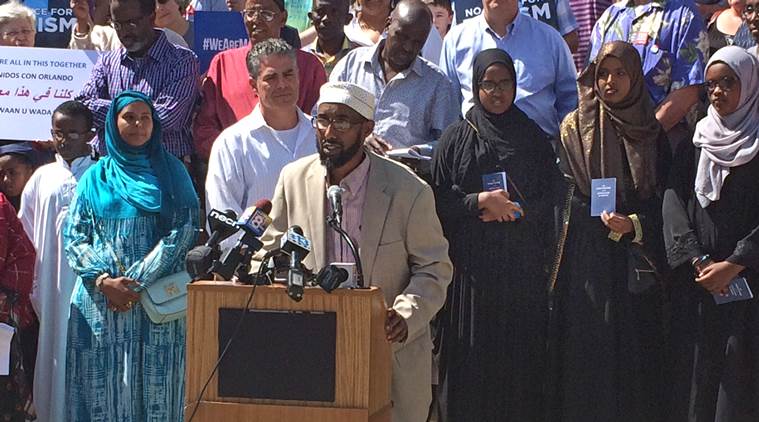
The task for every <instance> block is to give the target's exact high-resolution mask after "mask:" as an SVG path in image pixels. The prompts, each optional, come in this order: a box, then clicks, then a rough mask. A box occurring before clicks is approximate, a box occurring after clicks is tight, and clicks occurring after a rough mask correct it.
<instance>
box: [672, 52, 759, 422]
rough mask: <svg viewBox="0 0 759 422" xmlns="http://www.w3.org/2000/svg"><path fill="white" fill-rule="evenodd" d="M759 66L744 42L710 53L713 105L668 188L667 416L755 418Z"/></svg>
mask: <svg viewBox="0 0 759 422" xmlns="http://www.w3.org/2000/svg"><path fill="white" fill-rule="evenodd" d="M758 72H759V62H758V61H757V59H756V58H755V57H754V56H753V55H751V54H749V53H748V52H746V50H743V49H741V48H739V47H734V46H733V47H725V48H722V49H720V50H719V51H717V52H716V53H715V54H714V55H713V56H712V57H711V59H710V60H709V63H708V65H707V68H706V83H705V84H706V89H707V92H708V94H709V101H710V103H711V105H710V106H709V110H708V112H707V116H706V117H705V118H704V119H703V120H701V121H700V122H699V123H698V125H697V126H696V133H695V135H694V138H693V145H690V144H688V145H684V146H683V149H682V150H681V151H680V153H679V154H677V155H676V156H677V157H683V159H682V160H680V161H679V162H678V163H676V167H675V168H673V171H672V175H673V177H672V178H671V180H670V186H669V189H667V191H666V192H665V195H664V208H663V215H664V238H665V243H666V247H667V259H668V262H669V265H670V267H671V268H672V269H673V277H672V284H671V300H672V326H671V347H670V352H671V365H670V370H671V371H672V373H671V374H669V375H670V376H669V377H667V378H666V379H669V380H671V382H672V383H673V384H674V385H672V388H671V390H670V391H671V392H672V394H673V396H672V397H670V400H669V402H670V403H671V406H672V407H671V409H670V411H669V412H668V417H669V420H671V421H710V422H712V421H714V422H748V421H754V422H755V421H758V420H759V299H757V298H755V297H753V296H752V295H751V294H750V292H749V291H753V292H755V293H756V294H759V206H757V205H759V183H757V181H759V158H757V152H759V110H758V109H757V107H758V106H759V73H758ZM694 147H695V148H694Z"/></svg>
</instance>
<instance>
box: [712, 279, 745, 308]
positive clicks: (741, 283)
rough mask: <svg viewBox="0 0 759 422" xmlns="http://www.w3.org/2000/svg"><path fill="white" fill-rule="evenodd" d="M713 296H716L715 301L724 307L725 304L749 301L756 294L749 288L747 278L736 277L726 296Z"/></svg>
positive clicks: (713, 294) (718, 294)
mask: <svg viewBox="0 0 759 422" xmlns="http://www.w3.org/2000/svg"><path fill="white" fill-rule="evenodd" d="M712 296H714V301H715V302H717V305H722V304H724V303H730V302H737V301H739V300H749V299H751V298H753V297H754V293H753V292H752V291H751V288H750V287H749V286H748V282H747V281H746V277H736V278H735V279H733V281H731V282H730V285H729V286H728V287H727V293H725V294H724V295H723V294H720V293H712Z"/></svg>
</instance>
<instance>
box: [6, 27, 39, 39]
mask: <svg viewBox="0 0 759 422" xmlns="http://www.w3.org/2000/svg"><path fill="white" fill-rule="evenodd" d="M2 34H3V38H18V36H19V35H23V36H26V37H28V36H30V35H33V34H34V30H33V29H22V30H20V31H8V32H3V33H2Z"/></svg>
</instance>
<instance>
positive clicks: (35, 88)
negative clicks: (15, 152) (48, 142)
mask: <svg viewBox="0 0 759 422" xmlns="http://www.w3.org/2000/svg"><path fill="white" fill-rule="evenodd" d="M97 58H98V53H97V52H95V51H84V50H64V49H57V48H24V47H0V122H2V124H0V139H3V140H21V141H32V140H40V139H48V138H50V116H51V115H52V113H53V110H55V108H56V107H58V105H59V104H61V103H62V102H64V101H68V100H71V99H74V97H76V95H77V94H79V91H80V90H81V89H82V86H83V85H84V83H85V82H86V81H87V80H88V79H89V77H90V73H91V71H92V67H93V66H94V65H95V62H96V61H97Z"/></svg>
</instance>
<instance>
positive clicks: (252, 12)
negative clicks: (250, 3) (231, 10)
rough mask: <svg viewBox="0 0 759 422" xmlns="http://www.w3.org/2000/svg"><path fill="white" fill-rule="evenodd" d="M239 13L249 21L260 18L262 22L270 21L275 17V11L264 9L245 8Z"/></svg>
mask: <svg viewBox="0 0 759 422" xmlns="http://www.w3.org/2000/svg"><path fill="white" fill-rule="evenodd" d="M240 13H242V16H243V17H244V18H245V19H247V20H249V21H255V20H259V19H262V20H263V21H264V22H271V21H273V20H274V18H275V17H277V12H274V11H271V10H266V9H245V10H243V11H242V12H240Z"/></svg>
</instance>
